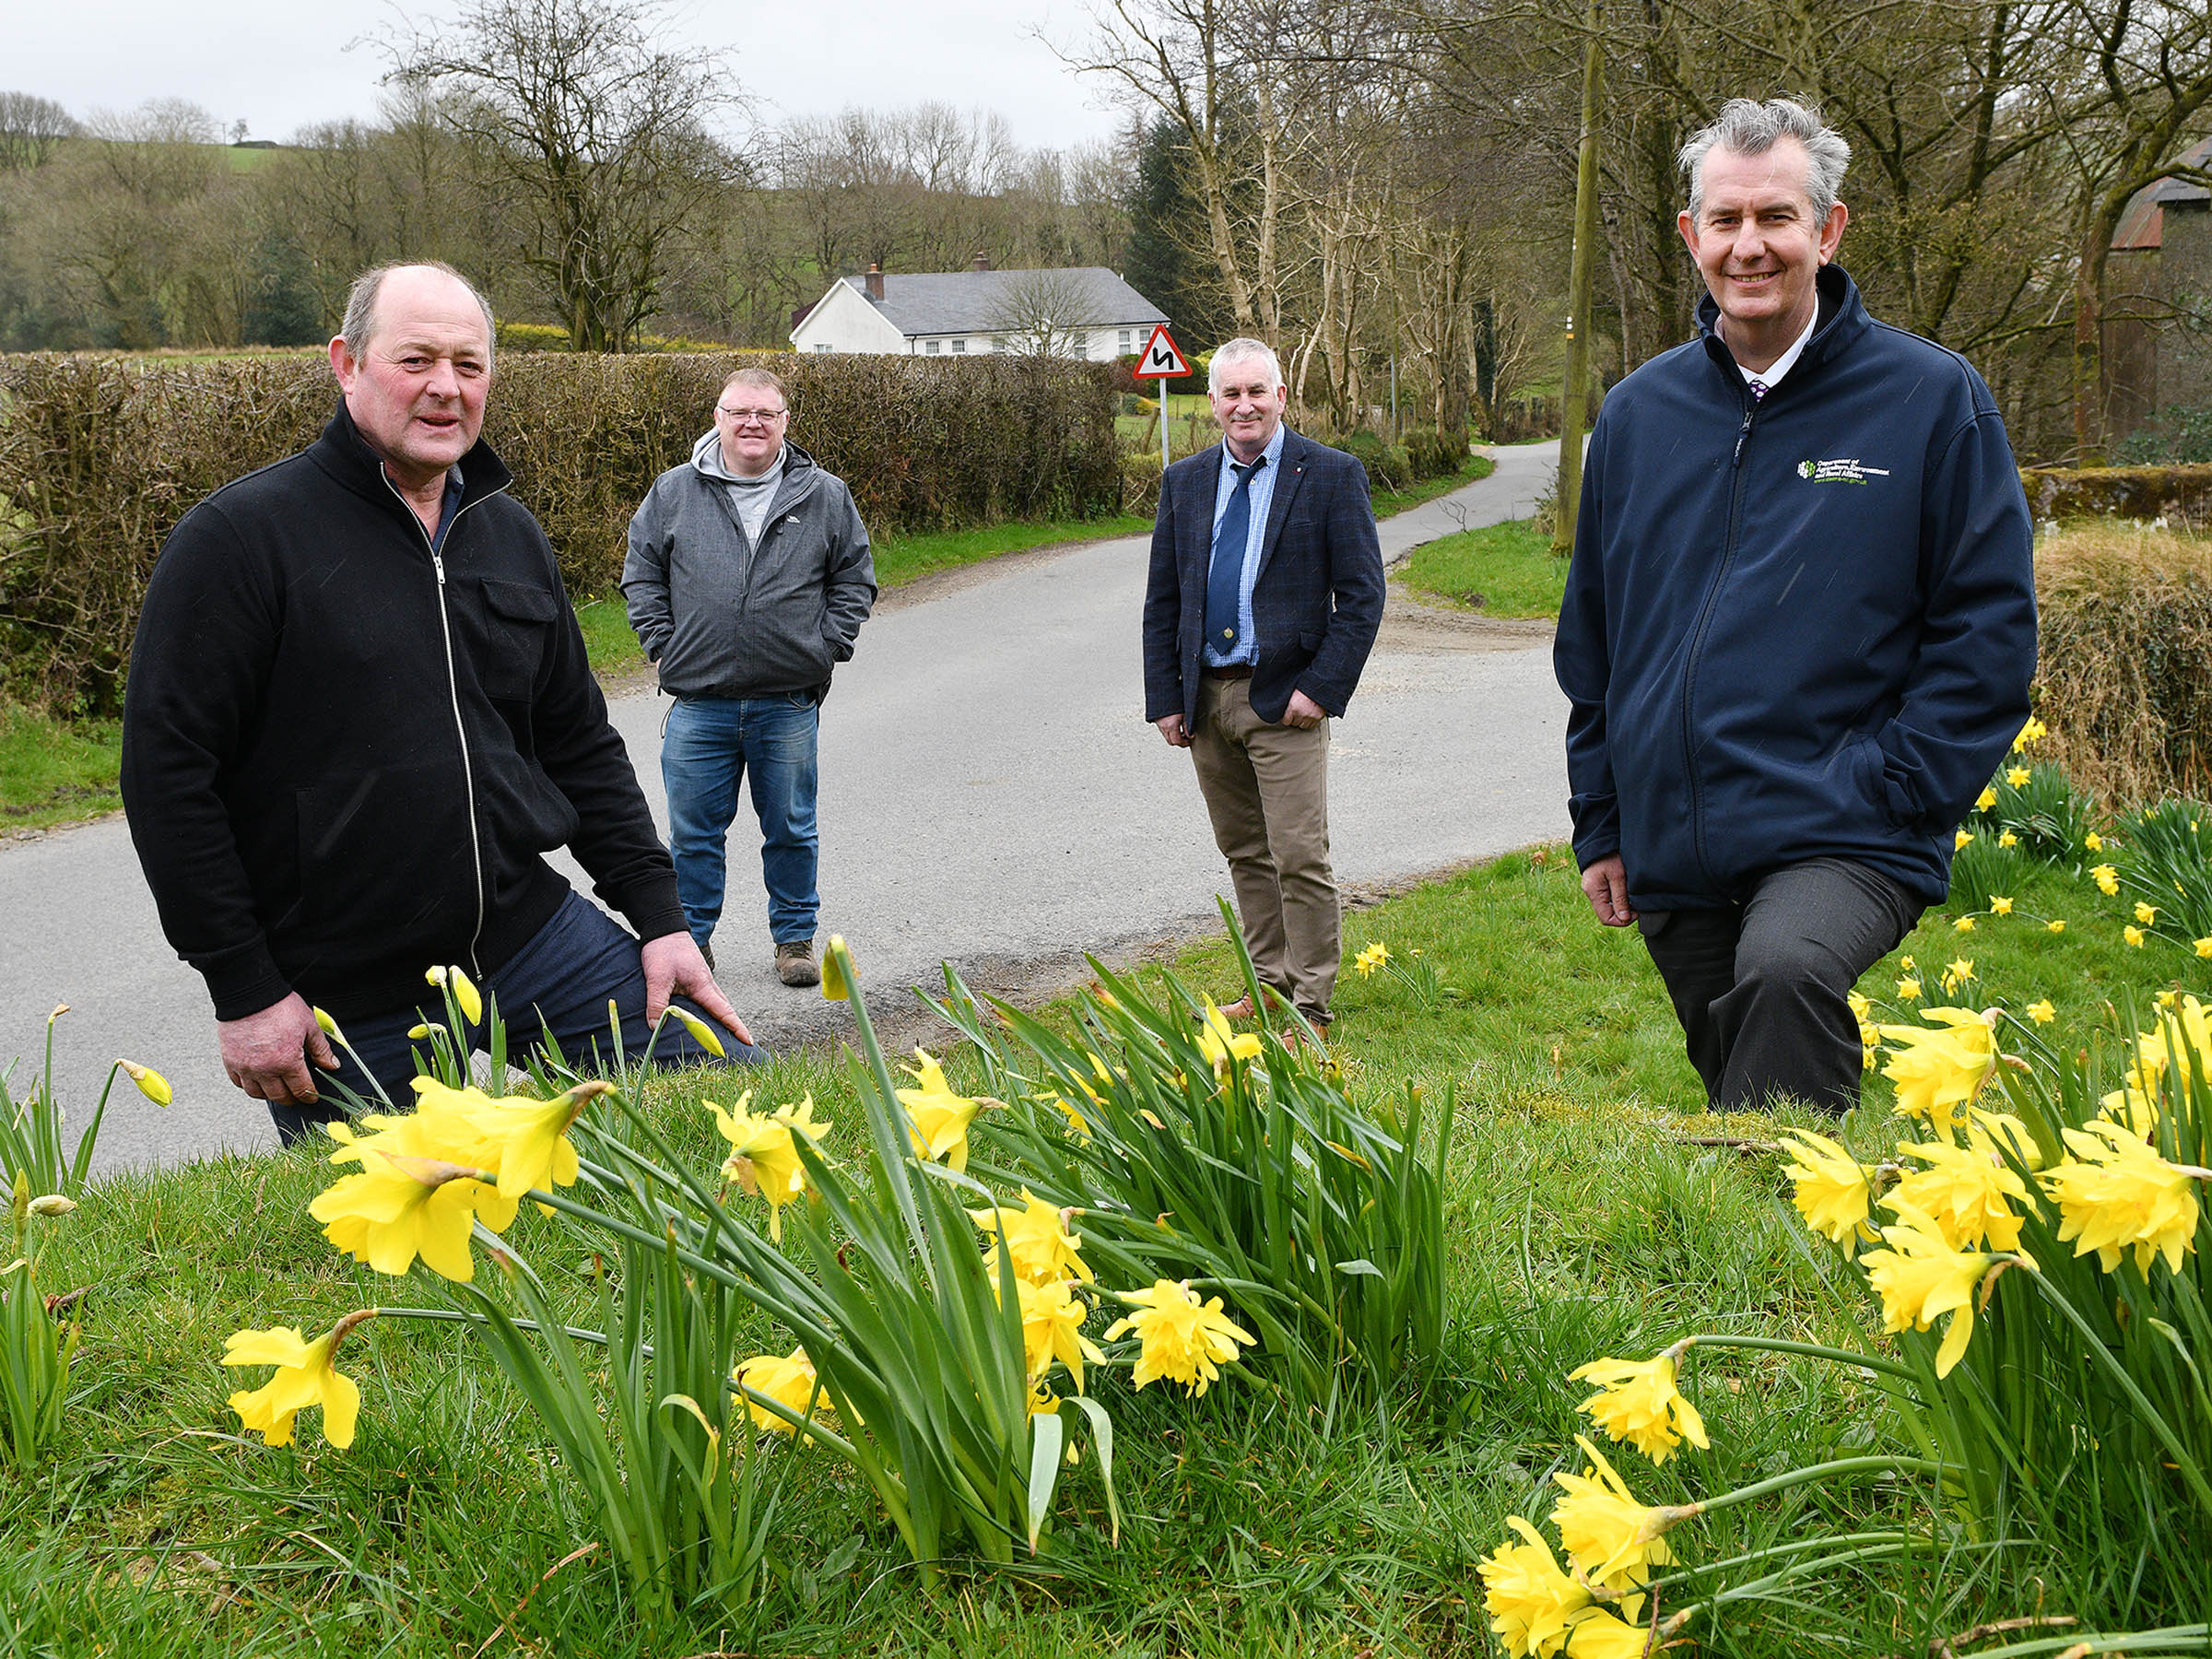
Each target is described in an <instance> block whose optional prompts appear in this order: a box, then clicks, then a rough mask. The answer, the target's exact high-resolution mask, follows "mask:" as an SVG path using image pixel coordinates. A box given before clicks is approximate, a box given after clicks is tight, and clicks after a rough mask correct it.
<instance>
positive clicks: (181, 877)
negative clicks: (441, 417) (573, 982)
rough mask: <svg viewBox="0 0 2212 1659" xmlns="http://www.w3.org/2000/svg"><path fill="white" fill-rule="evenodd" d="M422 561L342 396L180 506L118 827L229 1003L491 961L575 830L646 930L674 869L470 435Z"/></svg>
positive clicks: (669, 896)
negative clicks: (278, 452) (291, 441)
mask: <svg viewBox="0 0 2212 1659" xmlns="http://www.w3.org/2000/svg"><path fill="white" fill-rule="evenodd" d="M461 478H462V487H463V488H462V496H461V500H460V504H459V507H458V509H457V510H456V512H455V514H454V517H453V521H452V523H451V524H450V526H449V527H448V529H447V531H446V535H445V540H444V544H443V546H442V547H441V549H440V550H439V552H438V553H436V554H435V555H434V554H433V553H432V551H431V547H430V538H429V535H427V534H426V533H425V532H424V530H423V527H422V523H421V521H420V520H419V519H418V518H417V517H416V516H415V513H414V511H413V509H412V508H410V507H409V506H408V505H407V503H406V500H404V499H403V498H402V497H401V496H400V494H399V492H398V491H397V489H396V488H394V486H393V485H392V483H391V481H390V480H389V479H388V478H387V477H385V476H384V472H383V468H382V464H381V463H380V462H379V460H378V459H377V457H376V455H375V453H373V452H372V451H371V450H370V448H369V446H368V445H367V444H366V443H364V442H363V441H361V438H360V436H359V433H358V432H357V431H356V430H355V429H354V425H353V421H352V419H351V418H350V417H349V416H348V415H347V412H346V410H345V407H344V406H343V405H341V406H340V407H339V409H338V412H337V415H336V416H335V418H333V419H332V421H331V423H330V424H329V426H327V427H326V428H324V431H323V435H322V437H321V438H320V439H318V440H317V441H315V442H314V443H313V444H312V445H310V446H309V447H308V448H307V449H306V450H304V451H302V452H301V453H299V454H297V455H293V456H291V457H290V458H289V459H288V460H284V461H279V462H277V464H276V465H273V466H268V467H264V468H263V469H262V470H261V471H259V472H256V473H251V474H249V475H247V476H246V477H242V478H240V479H238V480H237V481H236V482H234V483H231V484H229V485H226V486H225V487H224V488H221V489H218V490H217V491H216V492H215V494H213V495H211V496H209V497H208V498H207V499H206V500H205V501H202V502H201V503H200V504H199V505H198V506H196V507H194V509H193V510H192V511H191V512H188V513H186V514H185V516H184V518H183V521H182V523H180V524H178V525H177V527H176V529H175V530H174V531H173V532H171V535H170V537H169V540H168V541H167V542H166V543H165V544H164V545H163V547H162V549H161V556H160V558H159V560H158V561H157V563H156V564H155V566H154V573H153V580H152V581H151V582H150V583H149V584H148V585H147V594H146V603H145V606H144V607H143V609H142V610H141V611H140V613H139V619H138V632H137V638H136V641H135V643H134V645H133V648H132V655H131V671H130V679H129V683H128V686H127V688H126V690H125V692H124V729H123V796H124V806H125V807H126V808H127V809H128V812H129V815H130V825H131V838H132V840H133V841H134V842H135V844H136V847H137V850H138V859H139V863H140V864H141V865H143V866H144V867H145V870H146V878H147V885H148V886H149V887H151V888H153V893H154V900H155V902H156V904H157V905H158V906H159V911H160V914H161V925H162V929H163V931H164V932H165V933H166V934H167V935H169V940H170V943H171V945H173V946H175V947H176V949H177V954H178V955H179V956H181V957H182V958H183V959H185V960H186V961H188V962H190V963H191V964H192V965H193V966H194V968H196V969H198V970H199V971H200V972H201V974H202V975H203V976H204V977H205V978H206V981H207V988H208V991H209V992H210V994H212V995H213V997H214V999H215V1012H216V1017H217V1018H218V1019H234V1018H239V1017H241V1016H242V1015H246V1014H251V1013H253V1012H256V1011H257V1010H259V1009H262V1008H265V1007H267V1006H270V1005H272V1004H274V1003H277V1002H279V1001H281V1000H283V998H284V997H285V995H286V994H288V993H289V992H292V991H298V992H299V993H300V994H301V995H303V996H305V997H306V998H307V999H308V1001H310V1002H311V1003H313V1004H315V1005H317V1006H321V1007H323V1008H325V1009H327V1010H328V1011H329V1012H330V1013H331V1014H332V1015H334V1016H335V1017H336V1018H339V1019H341V1020H343V1019H346V1018H358V1017H360V1016H364V1015H369V1014H379V1013H384V1012H387V1011H389V1010H392V1009H395V1008H400V1007H405V1006H407V1005H408V1004H409V1002H410V1001H412V1000H413V999H415V998H417V997H419V996H421V995H423V994H425V987H424V983H423V971H424V970H425V969H427V968H429V967H430V966H431V965H432V964H433V963H459V964H462V965H464V966H466V967H470V968H471V969H472V970H473V971H477V972H479V973H488V972H490V971H494V970H496V969H497V968H499V967H500V965H501V964H503V963H504V962H505V961H506V960H507V959H508V958H509V957H510V956H512V954H513V953H514V952H515V950H517V949H518V948H519V947H522V946H523V945H524V943H526V942H527V941H528V940H529V938H530V937H531V935H533V934H535V932H536V931H537V930H538V929H539V928H540V927H542V926H544V925H545V924H546V923H547V921H549V920H550V919H551V917H552V915H553V912H554V911H555V910H556V909H558V908H559V905H560V903H561V900H562V899H563V898H564V897H565V896H566V894H567V892H568V883H567V882H566V881H565V880H564V879H563V878H562V877H561V876H560V875H559V873H558V872H557V871H555V870H554V869H553V868H552V867H551V866H550V865H547V863H546V862H545V860H544V859H543V858H542V857H541V856H540V854H542V853H547V852H549V851H550V850H552V849H553V848H555V847H559V846H562V845H564V844H565V845H567V846H568V847H570V848H571V850H572V851H573V852H574V853H575V855H576V857H577V859H578V861H579V862H580V863H582V865H583V867H584V868H585V869H586V870H588V871H589V872H591V875H592V877H593V879H594V882H595V883H596V885H597V890H598V892H599V894H600V896H601V897H602V898H604V899H605V900H606V902H607V903H608V905H609V906H611V907H612V908H613V909H615V910H618V911H619V912H622V913H623V914H624V915H625V916H626V917H628V919H629V924H630V925H631V926H632V927H633V928H634V929H635V930H636V931H637V933H638V935H639V936H640V937H641V938H646V939H652V938H657V937H659V936H661V935H665V934H673V933H677V932H680V931H682V929H683V926H684V918H683V911H682V908H681V906H680V905H679V904H678V903H677V896H676V875H675V870H674V867H673V866H672V865H671V864H670V862H669V858H668V853H667V851H666V849H665V848H664V847H663V846H662V844H661V842H660V840H659V838H658V836H657V835H656V834H655V833H654V830H653V818H652V814H651V812H650V811H649V809H648V808H647V806H646V805H645V798H644V795H643V794H642V793H641V791H640V790H639V788H638V782H637V776H636V773H635V772H634V771H632V770H631V768H630V763H629V754H628V752H627V751H626V750H625V749H624V747H623V745H622V739H621V737H620V736H619V735H618V734H617V733H616V731H615V729H614V728H613V726H611V725H610V724H608V723H607V718H606V700H605V699H604V698H603V697H602V696H601V695H600V692H599V687H598V684H597V682H596V681H595V680H594V678H593V677H592V673H591V670H590V667H589V666H588V665H587V664H586V662H585V660H584V649H583V639H582V634H581V633H580V632H579V630H578V629H577V626H576V618H575V613H574V612H573V611H572V610H571V608H570V606H569V604H568V600H567V595H566V594H565V593H564V591H563V590H562V587H561V582H560V573H559V568H558V566H557V565H556V563H555V561H554V558H553V550H552V548H551V547H549V546H548V545H547V541H546V537H545V533H544V532H543V531H541V530H540V529H539V528H538V525H537V521H536V520H535V519H534V518H532V517H531V516H530V514H529V512H528V511H527V510H525V509H524V507H523V506H522V505H521V504H520V503H518V502H517V501H515V500H513V499H512V497H510V496H509V495H508V494H507V493H506V490H507V486H508V484H509V482H510V475H509V473H508V471H507V468H506V467H505V466H504V465H501V463H500V458H499V457H498V456H497V455H495V454H494V453H492V452H491V449H490V448H489V446H488V445H487V444H485V443H483V442H481V441H479V442H478V443H477V445H476V446H475V447H474V448H473V449H471V450H470V451H469V452H468V453H467V454H466V455H465V456H463V457H462V460H461Z"/></svg>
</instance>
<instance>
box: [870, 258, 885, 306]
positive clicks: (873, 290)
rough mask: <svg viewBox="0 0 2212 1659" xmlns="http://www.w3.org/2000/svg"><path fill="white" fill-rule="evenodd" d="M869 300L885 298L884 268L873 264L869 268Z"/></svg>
mask: <svg viewBox="0 0 2212 1659" xmlns="http://www.w3.org/2000/svg"><path fill="white" fill-rule="evenodd" d="M868 298H869V299H871V300H881V299H882V298H883V267H882V266H881V265H876V264H873V263H871V264H870V265H869V266H868Z"/></svg>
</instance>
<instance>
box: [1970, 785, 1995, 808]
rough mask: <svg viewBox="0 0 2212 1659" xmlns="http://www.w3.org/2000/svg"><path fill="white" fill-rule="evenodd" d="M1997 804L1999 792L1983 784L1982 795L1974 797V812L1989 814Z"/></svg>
mask: <svg viewBox="0 0 2212 1659" xmlns="http://www.w3.org/2000/svg"><path fill="white" fill-rule="evenodd" d="M1996 804H1997V792H1996V791H1995V790H1994V789H1992V788H1991V787H1989V785H1987V784H1986V783H1985V784H1983V786H1982V793H1981V794H1978V795H1976V796H1975V797H1974V810H1975V811H1976V812H1987V811H1988V810H1989V809H1990V808H1991V807H1992V806H1995V805H1996Z"/></svg>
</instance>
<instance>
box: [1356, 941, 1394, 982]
mask: <svg viewBox="0 0 2212 1659" xmlns="http://www.w3.org/2000/svg"><path fill="white" fill-rule="evenodd" d="M1389 960H1390V947H1389V946H1387V945H1385V944H1383V943H1382V940H1380V939H1377V940H1376V941H1375V942H1374V943H1373V944H1372V945H1370V946H1369V947H1367V948H1366V949H1365V950H1362V951H1361V952H1360V953H1359V955H1358V956H1356V957H1354V958H1353V959H1352V966H1353V967H1354V968H1355V969H1357V970H1358V971H1359V977H1360V978H1361V979H1365V978H1366V977H1367V976H1368V975H1369V974H1371V973H1372V972H1374V971H1375V970H1376V969H1378V968H1380V967H1382V966H1383V965H1384V964H1385V963H1387V962H1388V961H1389Z"/></svg>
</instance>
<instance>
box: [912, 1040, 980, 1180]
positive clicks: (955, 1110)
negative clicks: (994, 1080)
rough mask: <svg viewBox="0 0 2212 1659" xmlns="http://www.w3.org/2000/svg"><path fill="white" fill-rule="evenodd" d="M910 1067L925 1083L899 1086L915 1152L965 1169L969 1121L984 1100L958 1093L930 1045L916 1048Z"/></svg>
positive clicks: (955, 1167) (923, 1156) (933, 1160)
mask: <svg viewBox="0 0 2212 1659" xmlns="http://www.w3.org/2000/svg"><path fill="white" fill-rule="evenodd" d="M908 1069H909V1070H910V1071H911V1072H912V1074H913V1077H914V1078H915V1080H916V1081H917V1082H919V1083H920V1084H921V1085H922V1087H921V1088H902V1089H900V1090H899V1103H900V1105H901V1106H903V1107H905V1108H906V1117H907V1126H908V1127H907V1135H908V1138H909V1139H910V1140H912V1143H913V1147H914V1156H915V1157H916V1158H920V1159H928V1160H929V1161H931V1162H933V1163H934V1162H936V1161H939V1160H942V1161H943V1162H944V1163H945V1164H946V1165H947V1166H948V1167H949V1168H951V1169H955V1170H965V1169H966V1168H967V1167H968V1124H969V1123H970V1122H971V1120H972V1119H973V1118H974V1116H975V1113H976V1109H977V1108H978V1107H979V1106H981V1105H982V1101H981V1100H970V1099H969V1098H968V1097H967V1096H966V1095H960V1094H955V1093H954V1092H953V1091H952V1086H951V1085H950V1084H949V1083H947V1082H946V1081H945V1068H944V1067H943V1066H941V1065H938V1064H937V1063H936V1061H935V1060H934V1059H932V1058H931V1057H930V1053H929V1051H928V1050H927V1049H919V1048H918V1049H916V1050H915V1051H914V1064H913V1065H912V1066H911V1067H909V1068H908Z"/></svg>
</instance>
